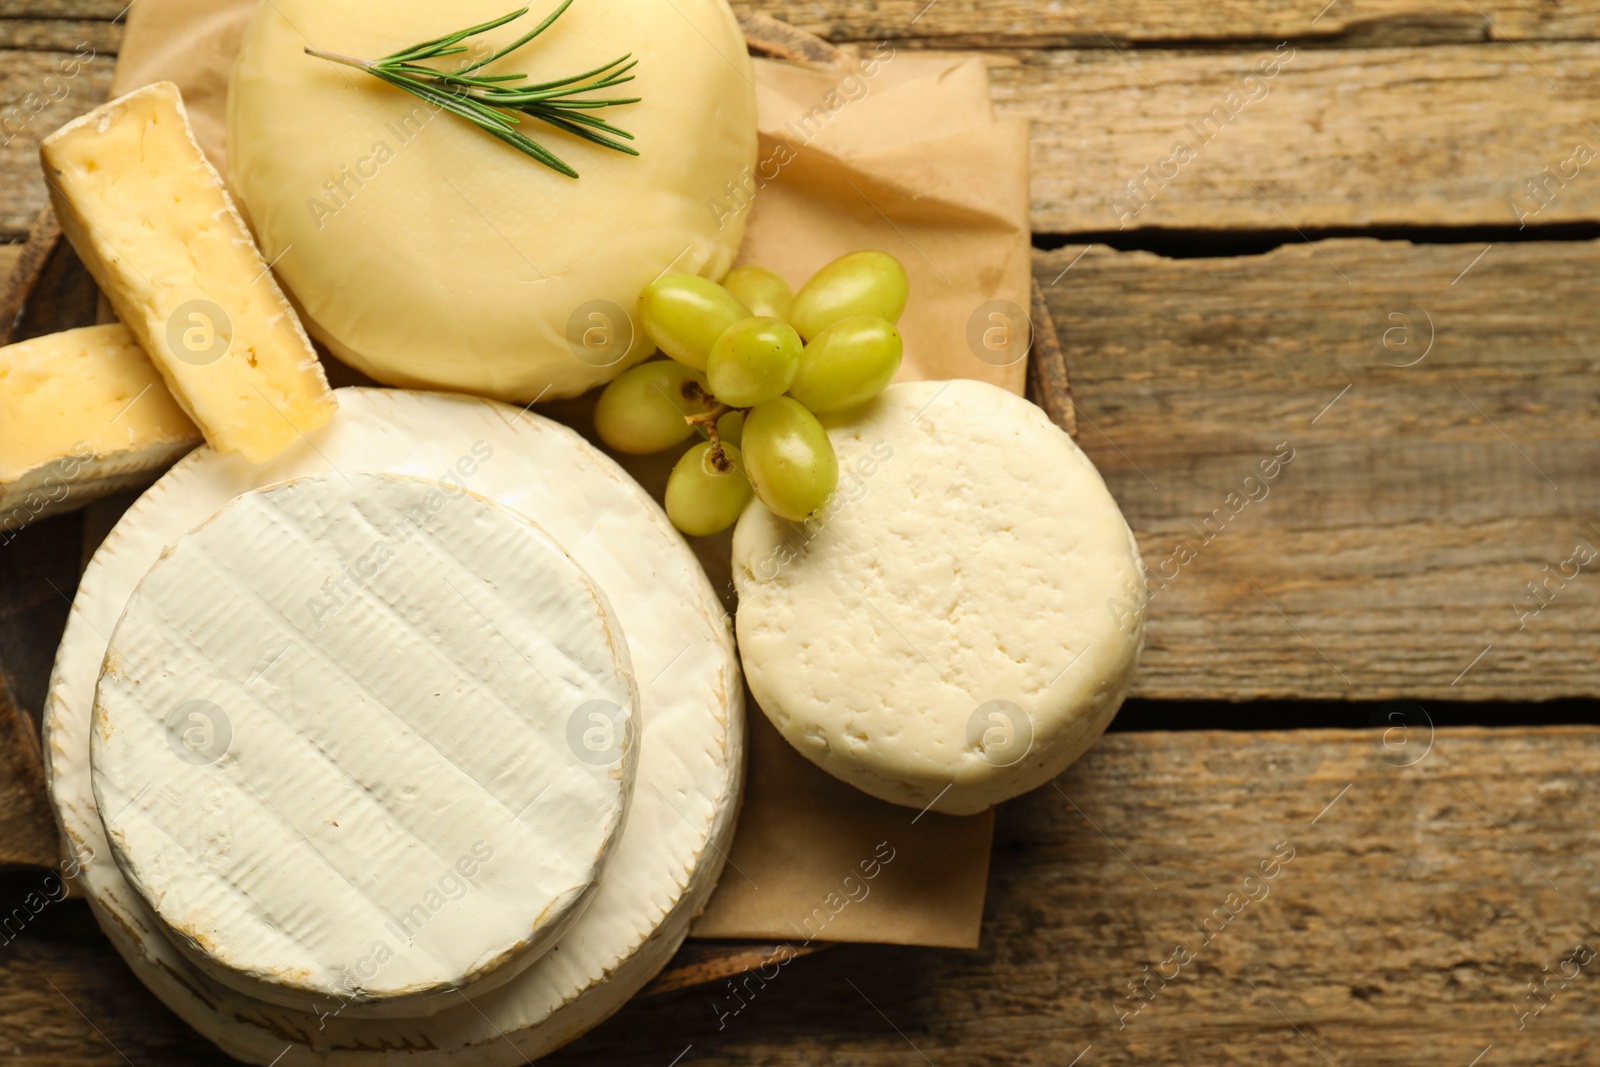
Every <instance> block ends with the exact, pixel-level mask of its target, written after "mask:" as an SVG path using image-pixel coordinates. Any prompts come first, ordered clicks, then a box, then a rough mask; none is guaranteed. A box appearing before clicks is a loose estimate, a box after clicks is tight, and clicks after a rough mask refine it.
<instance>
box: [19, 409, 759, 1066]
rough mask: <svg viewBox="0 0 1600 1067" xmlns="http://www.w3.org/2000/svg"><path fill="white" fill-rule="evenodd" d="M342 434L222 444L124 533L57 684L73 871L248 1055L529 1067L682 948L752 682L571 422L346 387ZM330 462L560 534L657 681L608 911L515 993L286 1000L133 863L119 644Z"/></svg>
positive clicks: (57, 773) (696, 589)
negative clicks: (428, 1003) (172, 572)
mask: <svg viewBox="0 0 1600 1067" xmlns="http://www.w3.org/2000/svg"><path fill="white" fill-rule="evenodd" d="M338 399H339V411H338V414H337V415H335V417H334V418H333V420H332V421H331V422H330V423H329V424H328V425H327V426H326V427H324V428H323V429H321V430H319V431H317V432H316V433H314V434H312V435H310V436H309V438H308V439H307V440H305V441H304V442H302V443H301V445H299V446H296V447H293V448H291V449H290V450H289V451H287V452H285V453H284V454H283V455H282V456H280V457H279V458H278V459H276V460H273V461H272V462H271V463H268V464H266V465H263V466H259V467H257V466H252V465H250V464H248V463H245V462H243V461H242V460H240V459H239V458H238V457H236V456H224V455H220V454H218V453H216V452H214V451H212V450H211V449H208V448H201V449H199V450H198V451H197V452H195V453H193V454H192V455H190V456H189V457H187V458H186V459H185V460H184V461H183V462H181V463H180V464H178V466H176V467H175V468H173V470H172V471H171V472H169V473H168V474H167V476H166V477H164V478H163V479H162V480H161V481H159V482H157V483H156V485H155V486H153V487H152V488H151V489H150V490H149V491H148V492H147V493H146V494H145V495H144V496H143V497H141V498H140V500H139V501H138V502H137V503H136V504H135V505H134V507H133V508H132V509H131V510H130V511H129V512H128V514H127V515H125V516H124V517H123V519H122V521H121V522H120V523H118V525H117V527H116V528H115V529H114V530H113V531H112V533H111V535H110V537H108V538H107V540H106V542H105V544H103V545H102V546H101V548H100V550H99V551H98V552H96V553H95V557H94V559H93V560H92V561H91V562H90V564H89V567H88V569H87V570H85V572H84V576H83V581H82V582H81V583H80V585H79V588H78V594H77V596H76V598H75V599H74V602H73V610H72V613H71V616H70V618H69V619H68V623H67V632H66V634H65V636H64V637H63V639H62V644H61V649H60V652H59V653H58V655H57V658H56V668H55V672H54V674H53V675H52V678H51V685H50V696H49V700H48V703H47V708H46V720H45V758H46V772H47V775H48V779H49V784H50V790H51V796H52V799H53V800H54V802H55V806H56V811H57V815H58V818H59V820H60V823H61V828H62V831H63V836H64V838H65V841H66V843H67V847H68V850H69V859H70V860H71V862H72V863H73V864H74V865H75V866H76V867H78V868H80V869H81V874H80V876H79V879H78V883H77V884H78V885H79V886H80V887H81V888H82V889H83V891H84V893H85V895H86V896H87V897H88V899H89V903H90V906H91V907H92V908H93V909H94V911H95V914H96V917H97V918H98V919H99V921H100V926H101V928H102V929H103V930H104V931H105V932H106V934H107V936H108V937H109V938H110V939H111V941H112V943H113V944H114V945H115V946H116V947H117V949H118V951H119V952H120V953H121V954H122V956H123V958H124V959H125V960H127V962H128V964H129V965H130V966H131V967H132V968H133V970H134V972H135V973H136V974H138V975H139V977H140V979H141V980H142V981H144V982H145V983H146V984H147V985H148V986H150V988H151V989H152V990H154V991H155V992H156V994H157V995H158V996H159V997H160V998H161V999H162V1000H163V1002H165V1003H166V1004H167V1005H168V1007H170V1008H171V1009H172V1010H173V1011H174V1012H176V1013H177V1014H178V1015H179V1016H181V1017H182V1018H183V1019H184V1020H185V1021H186V1022H188V1023H189V1024H190V1025H191V1026H193V1027H195V1028H196V1029H197V1030H199V1031H200V1032H201V1033H202V1034H204V1035H205V1036H206V1037H207V1038H209V1039H210V1040H212V1041H214V1042H216V1043H217V1044H218V1045H220V1046H221V1047H222V1048H223V1049H224V1050H225V1051H226V1052H228V1053H229V1054H230V1055H233V1056H236V1057H238V1058H240V1059H243V1060H246V1061H249V1062H252V1063H257V1064H263V1065H265V1064H270V1063H273V1062H277V1063H278V1064H279V1067H292V1065H295V1064H330V1065H341V1067H343V1065H349V1067H396V1065H397V1064H402V1063H404V1064H414V1065H417V1067H457V1065H462V1067H465V1065H468V1064H472V1065H486V1067H494V1065H505V1067H510V1065H513V1064H520V1063H522V1062H524V1061H525V1060H528V1059H533V1058H536V1057H539V1056H543V1055H544V1054H545V1053H547V1052H549V1051H551V1050H552V1049H554V1048H556V1047H558V1046H560V1045H562V1044H564V1043H566V1042H567V1041H570V1040H572V1039H573V1038H575V1037H577V1036H578V1035H579V1034H581V1033H583V1032H584V1031H585V1030H587V1029H589V1028H590V1027H591V1026H593V1025H595V1024H596V1023H598V1022H600V1021H601V1020H602V1019H604V1018H605V1017H606V1016H608V1015H609V1014H611V1013H612V1012H613V1011H615V1010H616V1009H617V1008H619V1007H620V1006H621V1005H622V1004H623V1003H624V1002H625V1001H626V1000H627V999H628V997H630V996H631V995H632V994H633V993H634V992H636V991H637V990H638V989H639V988H640V987H641V986H642V985H644V983H645V982H647V981H649V979H650V978H651V977H652V976H653V975H654V974H655V973H656V971H658V970H659V969H660V968H661V967H662V966H663V965H664V964H665V963H666V961H667V960H668V959H669V958H670V957H671V955H672V952H673V951H675V950H676V948H677V946H678V944H679V943H680V942H681V941H682V940H683V938H684V936H685V935H686V934H687V932H688V928H689V923H690V922H691V921H692V919H693V918H694V916H695V915H696V914H698V912H699V911H700V909H701V908H702V907H704V905H705V902H706V900H707V899H708V898H709V896H710V893H711V891H712V889H713V888H714V887H715V885H716V881H717V877H718V875H719V874H720V873H721V869H722V864H723V860H724V856H725V854H726V850H727V848H728V846H729V844H730V841H731V837H732V832H733V826H734V817H735V814H736V811H737V808H738V797H739V791H740V787H741V785H742V781H743V766H744V763H743V761H744V718H743V687H742V684H741V680H740V676H739V670H738V663H737V658H736V656H735V654H734V649H733V635H732V632H731V629H730V627H729V625H728V620H727V618H726V616H725V614H724V612H723V610H722V607H721V605H720V603H719V602H718V600H717V597H716V594H715V592H714V591H713V590H712V588H711V584H710V582H709V581H707V579H706V577H705V573H704V571H702V570H701V568H700V565H699V563H698V562H697V561H696V560H695V558H694V555H693V553H692V552H690V550H689V548H688V546H687V545H685V544H684V542H683V539H682V538H681V537H679V536H678V535H677V533H676V532H675V531H674V530H673V529H672V527H671V524H670V523H669V522H668V521H667V518H666V515H665V514H664V513H663V512H662V511H661V509H660V507H659V506H657V505H656V504H655V502H654V501H652V500H651V499H650V498H649V496H648V495H647V494H646V493H645V492H644V491H643V490H642V489H641V488H640V487H639V485H638V484H637V483H636V482H634V481H633V479H631V478H629V477H628V475H627V474H626V473H625V472H624V471H623V470H622V469H621V468H620V467H618V466H617V465H616V464H615V463H613V462H612V461H611V460H610V459H609V458H607V457H606V456H605V455H604V454H602V453H601V452H599V451H598V450H597V449H595V448H594V447H593V446H591V445H589V444H588V443H587V442H585V441H584V440H583V439H582V438H581V437H579V436H578V435H577V434H575V433H573V432H572V431H571V430H569V429H567V428H565V427H563V426H561V425H559V424H557V423H554V422H551V421H549V420H547V419H543V418H540V417H538V416H535V415H531V414H527V413H524V412H519V411H518V410H517V409H516V408H514V407H508V406H505V405H501V404H497V403H493V402H490V401H482V400H475V399H471V398H466V397H457V396H443V395H434V394H417V393H407V392H401V391H394V390H383V389H341V390H339V391H338ZM330 470H338V471H343V472H345V473H353V472H360V471H367V472H378V473H382V472H387V473H392V474H408V475H413V476H416V477H423V478H432V479H434V480H437V481H442V482H446V483H453V484H457V485H461V486H464V487H466V488H467V489H470V490H471V491H474V492H477V493H480V494H482V495H484V496H487V497H489V498H490V499H493V500H496V501H498V502H500V503H501V504H504V505H506V506H507V507H509V508H511V509H512V510H514V511H517V512H520V513H521V514H523V515H524V516H526V517H528V518H529V519H531V520H532V521H534V522H536V523H537V524H538V525H539V526H540V527H542V528H543V529H544V530H545V531H546V532H547V533H548V534H549V535H550V536H551V538H552V539H553V540H555V542H556V543H557V544H559V545H561V546H562V548H563V549H564V550H566V551H567V553H568V554H570V555H571V556H572V557H573V558H574V559H575V560H576V561H577V562H578V564H579V565H580V566H581V567H582V568H583V569H584V570H585V571H586V572H587V573H588V574H589V576H590V577H591V578H592V579H593V580H594V582H595V584H596V585H597V586H598V587H599V588H600V589H601V590H602V591H603V592H604V593H605V594H606V598H607V600H608V601H609V602H610V604H611V605H612V608H613V609H614V611H615V612H616V615H617V618H618V621H619V623H620V625H621V628H622V630H623V632H624V634H625V635H626V641H627V646H628V651H629V655H630V658H631V660H632V663H633V669H634V676H635V678H636V679H637V680H638V684H639V688H640V709H641V722H642V728H641V732H640V735H639V748H640V754H639V764H638V771H637V778H636V783H635V786H634V795H633V802H632V804H631V805H630V808H629V812H628V816H627V821H626V825H625V826H624V828H623V831H622V835H621V838H620V840H619V841H618V843H617V845H616V848H615V851H614V852H613V854H612V856H611V858H610V860H609V861H608V863H607V865H606V868H605V872H604V876H603V877H602V879H601V883H600V889H599V891H598V892H597V893H596V895H595V899H594V901H593V902H592V903H591V905H590V907H589V908H588V909H587V910H586V911H585V912H584V913H583V915H582V916H581V917H580V918H579V919H578V920H577V922H575V923H574V924H573V926H572V927H571V929H570V930H568V932H567V933H566V935H565V936H564V937H562V938H561V939H560V941H558V942H557V944H556V945H555V946H554V948H552V949H551V950H550V951H549V952H548V953H546V954H545V955H544V956H543V957H541V958H540V959H539V960H537V961H536V962H535V963H534V964H533V965H532V966H530V967H528V968H527V969H526V970H524V971H523V972H522V973H520V974H518V975H517V976H516V977H515V978H513V979H512V980H511V981H509V982H507V983H506V984H505V985H504V986H501V987H500V988H498V989H495V990H492V991H490V992H488V993H486V994H484V995H482V996H476V995H472V996H471V1001H470V1003H462V1004H461V1005H460V1006H458V1007H452V1008H447V1009H445V1010H442V1011H440V1012H438V1013H437V1014H435V1015H433V1016H430V1017H427V1018H420V1019H406V1020H398V1019H356V1018H352V1017H350V1016H349V1015H347V1014H345V1013H343V1012H340V1011H339V1010H338V1005H337V1004H334V1005H329V1006H326V1007H325V1008H324V1009H323V1010H321V1011H319V1012H299V1011H292V1010H289V1009H283V1008H278V1007H274V1006H272V1005H268V1004H265V1003H263V1002H262V1001H260V1000H259V999H257V998H252V997H247V996H244V995H241V994H239V993H236V992H235V991H233V990H231V989H229V988H228V987H226V986H224V985H222V984H221V983H218V982H216V981H214V980H212V979H211V978H210V977H208V976H207V975H205V974H204V973H203V972H201V971H200V970H199V969H198V968H196V967H195V966H194V965H193V964H192V962H191V961H190V960H189V959H188V958H187V957H186V956H184V955H183V954H182V953H181V952H179V951H178V950H177V949H176V948H175V947H174V946H173V945H172V944H171V943H170V942H169V941H168V939H167V938H166V937H165V936H164V935H163V933H162V931H161V929H160V928H159V925H158V924H157V922H156V920H155V918H154V916H153V915H151V913H150V911H149V909H148V908H147V907H146V906H145V905H144V903H143V902H142V901H141V900H140V898H139V896H138V894H137V893H135V892H134V891H133V890H132V888H131V887H130V886H129V885H128V883H127V881H126V879H125V878H123V876H122V873H121V871H120V870H119V869H118V868H117V866H116V864H115V862H114V861H113V859H112V855H111V850H110V846H109V844H108V843H107V841H106V838H105V835H104V832H103V829H102V826H101V821H100V813H99V811H98V809H97V807H96V805H95V800H94V795H93V792H92V790H91V788H90V767H89V749H90V733H91V717H90V712H91V703H92V700H93V695H94V687H95V680H96V678H97V676H98V674H99V671H100V666H101V661H102V659H103V658H104V656H105V654H106V651H107V647H106V637H105V635H108V634H109V633H110V632H111V629H112V627H113V626H114V625H115V624H116V621H117V619H118V617H119V616H120V615H121V614H122V610H123V608H124V606H125V605H126V604H127V602H128V598H129V597H130V596H131V595H132V593H133V590H134V587H135V586H136V585H137V583H138V581H139V579H140V578H141V577H143V575H144V574H145V573H146V572H147V571H148V570H149V569H150V567H151V566H153V565H154V563H155V561H156V560H157V559H159V558H160V556H161V554H162V552H163V551H165V550H166V548H167V547H168V546H169V545H171V544H172V543H174V542H175V541H176V540H177V539H178V538H180V537H182V536H183V534H185V533H187V532H188V531H189V530H190V529H193V528H194V527H195V526H197V525H199V524H200V523H202V522H204V521H205V520H206V519H208V518H209V517H210V516H211V515H213V514H215V513H216V512H217V511H218V510H220V509H221V508H222V507H224V506H225V505H226V504H227V503H228V502H229V501H230V500H232V499H233V498H235V497H237V496H238V495H239V494H241V493H244V492H248V491H250V490H251V489H254V488H258V487H260V486H264V485H270V484H273V483H275V482H280V481H284V480H286V479H289V478H294V477H301V476H305V475H310V474H320V473H325V472H328V471H330Z"/></svg>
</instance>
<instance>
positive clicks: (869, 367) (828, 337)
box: [789, 315, 904, 415]
mask: <svg viewBox="0 0 1600 1067" xmlns="http://www.w3.org/2000/svg"><path fill="white" fill-rule="evenodd" d="M903 350H904V346H903V345H902V344H901V342H900V332H899V331H898V330H896V329H895V328H894V327H893V326H891V325H889V324H888V323H887V322H885V321H883V320H882V319H876V318H873V317H872V316H870V315H858V316H856V317H855V318H850V319H841V320H840V321H838V322H836V323H834V324H833V325H832V326H829V327H828V328H827V329H826V330H823V331H822V332H821V333H819V334H817V336H816V338H815V339H814V340H812V342H811V343H810V344H808V345H806V348H805V351H804V352H803V353H802V354H801V356H800V371H799V373H798V374H796V375H795V376H794V381H793V382H791V383H790V385H789V395H790V396H792V397H794V398H795V399H796V400H798V401H800V403H802V404H804V405H805V406H806V407H808V408H810V409H811V410H812V411H814V412H815V413H816V414H818V415H827V414H830V413H832V412H835V411H843V410H845V409H846V408H853V407H855V406H857V405H858V404H865V403H866V402H867V401H868V400H871V399H872V398H873V397H875V396H877V395H878V394H879V393H881V392H883V390H884V387H885V386H887V385H888V384H889V382H890V381H892V380H893V379H894V374H895V371H897V370H899V369H900V356H901V353H902V351H903Z"/></svg>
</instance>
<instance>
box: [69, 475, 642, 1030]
mask: <svg viewBox="0 0 1600 1067" xmlns="http://www.w3.org/2000/svg"><path fill="white" fill-rule="evenodd" d="M638 701H639V696H638V690H637V688H636V687H635V685H634V681H633V677H632V674H631V673H630V670H629V667H628V660H627V647H626V645H625V644H624V643H623V636H622V632H621V630H620V629H619V628H618V626H617V624H616V620H615V616H614V614H613V613H612V611H611V610H610V609H609V607H608V606H607V605H606V603H605V600H604V597H603V596H602V594H601V593H600V592H599V591H598V590H597V589H596V588H595V586H594V584H593V583H592V582H591V581H590V580H589V577H588V576H587V575H586V574H584V573H583V571H582V570H581V569H580V568H579V567H578V565H577V564H576V563H574V562H573V561H572V559H571V558H570V557H569V556H568V555H567V554H566V553H565V552H563V551H562V550H561V549H560V547H559V546H557V545H556V544H555V543H554V542H553V541H551V540H550V539H549V538H548V537H547V536H546V535H545V534H544V533H543V532H542V531H540V530H539V529H538V528H537V527H535V526H533V525H532V524H531V523H529V522H528V520H527V519H526V518H524V517H523V516H521V515H519V514H518V513H516V512H514V511H512V510H511V509H509V508H507V507H505V506H503V505H501V504H497V503H495V502H493V501H491V500H488V499H487V498H485V497H482V496H479V495H477V494H475V493H470V492H467V491H465V490H460V489H454V488H451V487H448V486H445V485H442V484H441V483H439V482H434V481H425V480H422V479H418V478H407V477H397V476H392V475H376V474H359V473H343V472H340V473H334V474H323V475H316V476H312V477H308V478H300V479H296V480H294V481H291V482H286V483H283V484H281V485H277V486H272V487H269V488H265V489H260V490H256V491H253V492H249V493H245V494H243V495H241V496H239V497H237V498H236V499H234V500H233V501H232V502H231V503H229V504H228V505H227V506H226V507H224V508H223V509H222V510H221V511H219V512H218V513H217V514H216V515H214V516H213V517H212V518H210V519H209V520H207V521H206V522H205V523H204V524H203V525H201V526H200V527H199V528H198V529H195V530H193V531H191V532H190V533H188V534H185V535H184V536H183V537H181V538H179V539H178V540H177V542H176V543H175V544H174V545H173V546H172V548H171V549H169V550H168V551H167V553H166V554H165V555H163V556H162V557H161V559H159V560H157V561H156V563H155V565H154V566H152V567H151V568H150V570H149V572H148V573H147V574H146V575H145V576H144V578H143V579H142V580H141V581H140V582H139V586H138V588H137V589H136V590H135V591H134V594H133V596H132V598H130V599H129V601H128V605H127V607H126V608H125V609H124V611H123V613H122V618H121V620H120V621H118V623H117V625H116V629H115V630H113V631H112V633H111V642H110V647H109V649H108V650H107V652H106V658H105V666H104V669H103V671H102V673H101V677H100V683H99V686H98V688H97V690H96V697H95V711H94V724H95V729H94V734H93V737H92V740H91V747H90V752H91V764H92V780H93V784H94V793H95V803H96V806H97V807H98V809H99V811H100V814H101V823H102V825H103V826H104V827H105V830H106V835H107V839H108V841H109V843H110V845H111V850H112V853H113V854H114V856H115V857H116V861H117V865H118V866H119V867H120V868H121V870H122V873H123V875H124V877H126V878H127V880H128V882H129V883H130V884H131V885H132V886H133V888H134V889H135V890H136V891H137V892H138V893H139V895H140V896H141V897H142V898H143V900H144V902H145V903H146V904H147V905H148V906H149V907H150V910H151V911H152V912H153V913H154V915H155V916H156V918H157V919H158V920H159V921H160V922H161V924H162V925H163V927H164V928H165V929H166V931H167V933H168V935H169V936H170V937H171V939H172V940H173V942H174V943H175V944H176V945H177V946H178V948H179V949H181V950H184V951H185V952H186V953H187V954H188V956H189V957H190V958H191V959H192V960H193V961H194V962H195V963H196V965H197V966H199V967H200V968H201V969H202V970H203V971H205V972H206V973H207V974H209V975H211V976H212V977H213V978H216V979H218V980H219V981H221V982H224V983H226V984H228V985H230V986H232V987H234V988H236V989H238V990H240V991H241V992H245V993H249V994H252V995H254V996H258V997H261V998H262V999H264V1000H268V1001H271V1002H273V1003H276V1004H281V1005H284V1006H286V1007H293V1008H301V1009H312V1008H315V1007H316V1006H317V1005H319V1004H330V1003H337V1004H340V1005H341V1007H342V1013H343V1014H345V1015H348V1016H351V1017H352V1018H355V1017H372V1016H380V1015H381V1016H389V1017H396V1016H400V1017H403V1016H407V1015H423V1014H428V1013H431V1012H433V1011H437V1010H438V1009H439V1008H440V1007H441V1006H444V1005H447V1004H448V1005H454V1004H458V1003H459V999H458V995H457V991H458V990H465V989H473V990H474V991H481V990H484V989H488V988H492V987H494V986H496V985H501V984H504V983H505V982H506V981H507V980H509V979H510V978H512V977H513V976H514V975H515V974H516V973H517V972H518V971H520V970H521V969H522V968H523V967H526V966H527V965H528V964H530V963H532V962H533V961H534V960H535V959H537V958H538V957H539V956H540V955H541V954H542V953H543V952H544V951H545V950H546V949H548V948H549V947H550V946H551V945H552V944H554V943H555V940H556V939H557V938H558V937H559V936H560V935H561V934H562V933H564V932H565V930H566V929H567V927H568V926H570V925H571V923H572V922H573V921H574V920H575V919H577V917H578V916H579V915H580V914H581V913H582V910H583V908H584V907H585V906H587V905H588V903H589V901H590V900H591V899H592V897H593V895H594V893H595V890H596V889H597V888H598V885H599V882H598V878H599V873H600V870H601V867H602V865H603V863H604V861H605V859H606V857H607V856H608V854H609V853H610V851H611V847H612V845H613V843H614V842H615V841H616V839H617V836H618V831H619V830H620V828H621V825H622V818H623V814H624V811H625V809H626V805H627V802H628V799H629V795H630V791H631V789H632V786H633V773H634V766H635V764H636V762H637V755H638V752H637V747H636V745H635V744H634V732H635V729H636V726H637V714H638V711H637V709H638Z"/></svg>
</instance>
